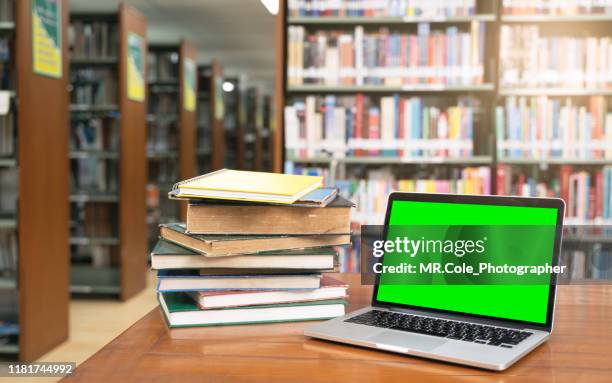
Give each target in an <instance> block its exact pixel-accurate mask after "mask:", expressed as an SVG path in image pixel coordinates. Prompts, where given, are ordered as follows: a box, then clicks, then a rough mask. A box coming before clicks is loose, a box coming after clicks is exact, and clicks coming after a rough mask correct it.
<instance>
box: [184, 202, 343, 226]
mask: <svg viewBox="0 0 612 383" xmlns="http://www.w3.org/2000/svg"><path fill="white" fill-rule="evenodd" d="M351 206H353V204H352V203H351V202H350V201H347V200H346V199H344V198H342V197H336V199H334V201H332V202H331V203H330V204H329V205H327V206H326V207H323V208H321V207H303V206H302V207H299V206H278V205H266V204H240V203H235V204H214V203H212V204H211V203H206V204H201V203H190V204H189V206H188V208H187V228H186V231H187V233H189V234H264V235H265V234H347V233H350V217H349V215H350V209H351Z"/></svg>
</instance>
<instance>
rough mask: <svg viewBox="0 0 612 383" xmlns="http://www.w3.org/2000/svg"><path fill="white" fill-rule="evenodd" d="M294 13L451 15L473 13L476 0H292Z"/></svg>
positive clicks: (404, 15)
mask: <svg viewBox="0 0 612 383" xmlns="http://www.w3.org/2000/svg"><path fill="white" fill-rule="evenodd" d="M288 5H289V16H291V17H308V16H314V17H451V16H470V15H473V14H474V12H475V8H476V1H475V0H454V1H444V2H441V1H437V2H436V1H431V0H344V1H343V0H289V4H288Z"/></svg>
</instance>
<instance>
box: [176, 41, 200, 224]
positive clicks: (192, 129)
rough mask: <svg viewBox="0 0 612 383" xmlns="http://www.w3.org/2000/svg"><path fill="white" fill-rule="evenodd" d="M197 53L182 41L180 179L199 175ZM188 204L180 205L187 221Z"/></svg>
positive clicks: (192, 47) (182, 216)
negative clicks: (197, 152)
mask: <svg viewBox="0 0 612 383" xmlns="http://www.w3.org/2000/svg"><path fill="white" fill-rule="evenodd" d="M197 56H198V54H197V51H196V49H195V47H194V46H193V44H191V43H190V42H189V41H187V40H182V41H181V43H180V49H179V78H180V79H181V84H180V93H179V102H180V105H181V107H180V109H179V132H180V134H179V140H178V144H179V148H180V151H179V179H182V180H184V179H187V178H191V177H195V176H196V175H197V167H196V166H197V158H196V149H197V148H196V139H197V131H196V113H197V94H198V76H197ZM186 216H187V204H186V203H181V204H180V217H181V219H182V220H185V217H186Z"/></svg>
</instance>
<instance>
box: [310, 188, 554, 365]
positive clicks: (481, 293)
mask: <svg viewBox="0 0 612 383" xmlns="http://www.w3.org/2000/svg"><path fill="white" fill-rule="evenodd" d="M564 208H565V204H564V202H563V201H562V200H561V199H553V198H523V197H501V196H474V195H452V194H420V193H399V192H395V193H392V194H391V195H390V196H389V199H388V203H387V211H386V216H385V226H384V228H383V236H384V237H383V238H387V239H389V237H388V235H389V227H390V223H391V225H392V226H391V227H394V225H402V226H401V227H403V228H404V230H406V231H407V232H408V233H409V232H410V228H411V227H415V228H418V227H419V226H418V225H453V226H454V227H458V226H459V227H460V226H462V225H465V227H468V226H470V225H471V227H474V225H481V227H485V228H486V227H491V226H493V225H495V226H494V227H495V231H496V233H497V234H495V235H497V236H501V237H500V238H507V239H509V240H506V242H508V243H502V244H501V245H500V244H499V243H498V245H496V246H494V251H491V252H489V253H487V254H486V257H488V258H487V260H489V261H491V262H494V261H495V260H496V259H497V260H498V261H499V260H501V261H503V260H504V259H508V258H507V257H513V256H514V255H513V252H514V251H516V250H517V249H519V250H520V249H521V248H522V249H523V250H525V251H523V253H527V254H526V256H527V257H529V258H531V260H532V261H534V262H535V264H540V263H542V264H545V263H546V264H550V265H555V266H557V265H558V264H559V253H560V247H561V235H562V226H563V214H564ZM530 225H534V228H535V227H536V226H535V225H537V230H540V232H539V233H538V235H537V236H532V237H533V238H529V236H530V231H529V227H530ZM521 228H523V229H524V230H527V231H525V234H524V235H518V234H515V233H518V231H516V230H520V229H521ZM534 230H535V229H534ZM542 230H544V232H542ZM504 231H506V232H505V233H504ZM459 232H460V233H463V232H464V231H459ZM467 232H468V233H470V231H469V229H468V230H467ZM455 238H457V237H455ZM485 240H486V238H485ZM498 242H499V241H498ZM526 244H528V245H529V246H533V248H532V247H524V246H527V245H526ZM517 246H518V247H517ZM521 246H523V247H521ZM532 249H533V250H532ZM387 254H388V253H387ZM369 256H370V255H369ZM387 256H388V255H387ZM466 257H468V255H465V256H464V257H463V259H466ZM504 257H506V258H504ZM385 258H386V256H385V255H384V254H383V255H382V257H381V258H378V260H377V262H380V263H382V265H383V266H384V265H385ZM362 264H363V262H362ZM383 278H384V277H383ZM492 278H496V277H495V276H493V277H492ZM554 281H555V276H554V275H551V274H547V275H546V279H545V280H544V283H539V284H512V283H497V282H496V281H495V279H493V280H489V283H486V284H472V285H469V284H454V283H447V284H444V283H436V284H433V283H432V284H429V285H426V284H421V285H419V284H404V285H401V284H393V283H387V284H385V283H381V275H380V274H377V275H376V282H375V285H374V288H373V295H372V303H371V306H369V307H366V308H363V309H360V310H357V311H355V312H352V313H350V314H348V315H345V316H343V317H338V318H335V319H332V320H329V321H326V322H320V323H318V324H317V325H314V326H312V327H309V328H307V329H306V330H305V331H304V334H305V335H307V336H310V337H314V338H319V339H324V340H329V341H335V342H342V343H348V344H352V345H356V346H363V347H369V348H374V349H379V350H384V351H390V352H395V353H400V354H406V355H413V356H418V357H424V358H431V359H436V360H440V361H446V362H451V363H457V364H463V365H468V366H473V367H479V368H483V369H490V370H498V371H499V370H504V369H506V368H508V367H509V366H511V365H512V364H513V363H515V362H516V361H517V360H519V359H520V358H522V357H523V356H525V355H526V354H527V353H529V352H530V351H531V350H533V349H535V348H536V347H537V346H539V345H540V344H542V343H544V342H545V341H546V340H547V339H548V338H549V337H550V335H551V332H552V330H553V317H554V309H555V292H556V284H555V283H554Z"/></svg>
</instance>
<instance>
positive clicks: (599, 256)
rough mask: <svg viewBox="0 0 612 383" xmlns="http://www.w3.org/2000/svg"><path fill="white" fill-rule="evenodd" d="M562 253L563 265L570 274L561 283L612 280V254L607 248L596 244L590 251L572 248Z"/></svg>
mask: <svg viewBox="0 0 612 383" xmlns="http://www.w3.org/2000/svg"><path fill="white" fill-rule="evenodd" d="M568 247H570V249H565V248H564V250H563V252H562V253H561V264H562V265H567V266H568V269H569V272H568V275H567V277H566V278H564V279H563V280H562V282H561V283H570V284H571V283H588V282H589V281H608V283H609V281H610V280H612V252H610V249H609V248H607V247H606V246H602V244H600V243H596V244H594V245H593V246H591V247H589V248H588V249H584V248H571V244H570V245H569V246H568Z"/></svg>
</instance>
